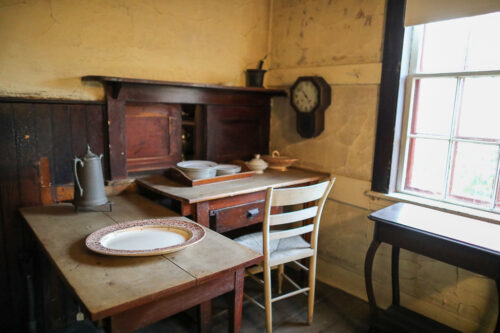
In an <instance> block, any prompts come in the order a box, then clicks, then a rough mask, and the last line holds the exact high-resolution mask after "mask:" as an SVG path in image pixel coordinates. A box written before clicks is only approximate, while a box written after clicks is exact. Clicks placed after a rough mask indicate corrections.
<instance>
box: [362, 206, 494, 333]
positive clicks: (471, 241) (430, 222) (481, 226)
mask: <svg viewBox="0 0 500 333" xmlns="http://www.w3.org/2000/svg"><path fill="white" fill-rule="evenodd" d="M368 218H369V219H370V220H372V221H374V222H375V230H374V234H373V240H372V242H371V244H370V247H369V249H368V252H367V254H366V259H365V283H366V292H367V295H368V302H369V305H370V315H371V323H372V326H371V327H372V329H373V330H374V331H377V330H380V331H397V332H403V331H411V332H413V331H415V332H426V331H428V332H438V331H443V332H456V331H455V330H453V329H451V328H450V327H448V326H445V325H443V324H441V323H438V322H436V321H433V320H431V319H429V318H426V317H424V316H422V315H420V314H417V313H415V312H413V311H410V310H408V309H406V308H404V307H402V306H401V305H400V299H399V252H400V249H406V250H408V251H412V252H415V253H418V254H421V255H424V256H427V257H430V258H433V259H436V260H440V261H443V262H446V263H448V264H451V265H455V266H458V267H461V268H464V269H467V270H469V271H472V272H475V273H478V274H481V275H484V276H486V277H489V278H492V279H493V280H495V282H496V286H497V294H498V295H499V299H500V225H498V224H494V223H488V222H483V221H479V220H476V219H472V218H466V217H462V216H458V215H455V214H451V213H445V212H441V211H437V210H434V209H429V208H424V207H420V206H416V205H412V204H407V203H397V204H394V205H392V206H389V207H386V208H384V209H381V210H378V211H376V212H374V213H372V214H370V215H369V216H368ZM382 242H384V243H387V244H390V245H392V259H391V267H392V268H391V271H392V272H391V273H392V306H390V307H389V308H388V309H387V310H384V311H382V310H380V309H378V307H377V304H376V302H375V295H374V292H373V285H372V267H373V260H374V258H375V253H376V251H377V249H378V247H379V245H380V244H381V243H382ZM494 332H495V333H500V321H499V320H498V318H497V323H496V327H495V330H494Z"/></svg>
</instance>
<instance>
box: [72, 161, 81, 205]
mask: <svg viewBox="0 0 500 333" xmlns="http://www.w3.org/2000/svg"><path fill="white" fill-rule="evenodd" d="M78 163H80V166H82V167H83V161H82V160H81V159H79V158H78V157H75V158H74V159H73V174H74V175H75V180H76V184H77V185H78V188H79V189H80V196H83V188H82V186H81V185H80V180H79V179H78V173H77V172H76V166H77V164H78Z"/></svg>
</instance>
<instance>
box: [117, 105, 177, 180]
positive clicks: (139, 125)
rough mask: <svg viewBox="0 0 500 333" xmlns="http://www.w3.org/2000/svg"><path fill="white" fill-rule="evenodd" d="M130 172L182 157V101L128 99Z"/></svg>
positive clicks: (128, 161)
mask: <svg viewBox="0 0 500 333" xmlns="http://www.w3.org/2000/svg"><path fill="white" fill-rule="evenodd" d="M125 122H126V134H127V136H126V141H127V172H134V171H144V170H155V169H161V168H167V167H169V166H173V165H175V164H176V163H177V162H179V161H180V160H181V154H182V151H181V150H182V149H181V145H182V143H181V142H182V141H181V126H182V121H181V107H180V105H179V104H142V103H141V104H132V103H127V105H126V112H125Z"/></svg>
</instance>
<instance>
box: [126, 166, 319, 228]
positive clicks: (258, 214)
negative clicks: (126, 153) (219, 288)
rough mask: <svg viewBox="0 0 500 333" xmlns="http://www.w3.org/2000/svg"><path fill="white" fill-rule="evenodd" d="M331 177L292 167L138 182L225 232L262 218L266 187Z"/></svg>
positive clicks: (185, 213)
mask: <svg viewBox="0 0 500 333" xmlns="http://www.w3.org/2000/svg"><path fill="white" fill-rule="evenodd" d="M328 177H329V175H328V174H325V173H320V172H313V171H308V170H302V169H297V168H290V169H289V170H288V171H285V172H282V171H277V170H266V171H265V172H264V173H263V174H260V175H259V174H257V175H254V176H253V177H250V178H243V179H236V180H230V181H225V182H220V183H212V184H206V185H200V186H195V187H189V186H186V185H182V184H179V183H177V182H176V181H174V180H171V179H168V178H167V177H165V176H163V175H150V176H145V177H141V178H138V179H137V180H136V182H137V185H138V186H139V187H140V188H143V189H146V190H149V191H152V192H154V193H156V194H158V195H160V196H162V197H164V198H169V199H172V200H174V201H175V202H176V203H178V204H179V207H178V208H177V209H176V210H178V213H179V214H181V215H182V216H193V219H194V220H196V221H197V222H198V223H200V224H201V225H203V226H205V227H209V228H211V229H212V230H215V231H217V232H220V233H225V232H228V231H231V230H235V229H240V228H243V227H247V226H250V225H254V224H257V223H260V222H262V221H263V218H264V206H265V198H266V190H267V188H269V187H289V186H304V185H309V184H314V183H317V182H318V181H320V180H322V179H325V178H328Z"/></svg>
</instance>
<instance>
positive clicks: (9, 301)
mask: <svg viewBox="0 0 500 333" xmlns="http://www.w3.org/2000/svg"><path fill="white" fill-rule="evenodd" d="M0 147H2V158H1V159H0V180H1V181H0V219H1V223H2V225H1V230H2V236H3V237H2V239H0V240H2V244H1V247H2V248H3V251H2V252H3V253H4V257H3V258H2V259H1V260H0V262H2V263H3V264H6V265H7V269H6V270H5V271H4V272H6V274H0V275H2V278H0V279H1V280H2V282H4V283H5V281H8V283H7V284H6V285H2V288H0V290H1V291H0V295H2V297H1V300H2V301H1V303H0V304H1V306H2V309H1V311H0V316H1V320H0V322H1V325H2V326H3V327H4V328H5V329H6V331H12V330H13V329H14V327H16V325H20V324H21V318H22V312H23V309H25V307H24V304H23V300H24V298H23V296H24V293H23V289H24V288H23V285H22V276H21V274H20V272H19V265H17V254H18V253H19V251H20V250H21V249H22V246H23V239H22V232H21V228H20V225H19V223H17V222H18V220H17V218H16V209H17V208H18V207H19V202H20V200H19V183H18V173H17V152H16V135H15V123H14V111H13V107H12V105H11V104H4V103H0ZM19 327H20V326H19Z"/></svg>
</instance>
